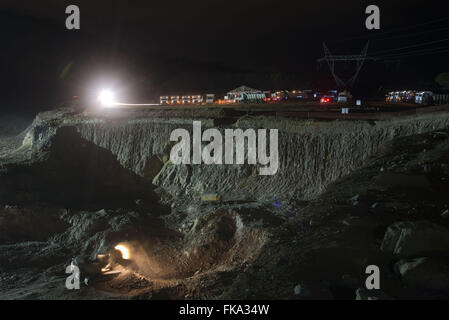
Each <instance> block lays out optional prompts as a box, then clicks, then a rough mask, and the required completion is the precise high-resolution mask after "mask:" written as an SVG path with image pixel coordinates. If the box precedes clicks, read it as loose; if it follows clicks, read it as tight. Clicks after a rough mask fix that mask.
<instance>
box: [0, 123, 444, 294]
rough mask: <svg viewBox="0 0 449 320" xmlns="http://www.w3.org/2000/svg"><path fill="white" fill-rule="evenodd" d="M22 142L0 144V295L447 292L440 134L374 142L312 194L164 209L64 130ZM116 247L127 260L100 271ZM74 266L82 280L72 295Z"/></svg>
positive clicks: (161, 194)
mask: <svg viewBox="0 0 449 320" xmlns="http://www.w3.org/2000/svg"><path fill="white" fill-rule="evenodd" d="M40 134H41V135H42V136H45V135H46V134H48V132H47V131H45V132H40ZM26 139H27V134H26V132H25V133H24V134H22V135H19V136H18V137H16V138H3V139H2V143H0V151H1V152H0V155H2V156H3V158H2V159H3V162H2V166H1V167H0V168H1V174H0V179H1V186H0V205H1V206H0V299H206V298H212V299H222V298H231V299H236V298H241V299H435V298H436V299H447V298H449V295H448V292H449V228H448V226H449V202H448V197H447V196H448V191H447V190H448V187H449V130H447V128H446V129H441V130H437V131H432V132H429V133H423V134H419V135H413V136H407V137H400V138H396V139H393V140H391V141H390V142H387V143H385V144H383V145H382V147H381V148H380V149H378V150H376V152H375V153H374V154H372V155H371V156H370V157H369V158H368V159H367V160H366V161H364V162H363V163H360V168H359V169H357V170H354V171H353V172H352V173H350V174H347V175H345V176H344V177H342V178H339V179H338V180H337V181H335V182H333V183H332V184H330V185H329V186H328V187H327V188H326V190H325V191H324V192H323V193H321V194H320V195H319V196H317V197H315V198H313V199H304V198H300V197H296V198H295V197H292V196H290V195H289V196H288V197H282V196H279V197H278V198H277V199H274V200H273V199H266V200H265V201H264V200H263V199H257V200H254V201H249V200H246V201H245V200H239V201H237V200H235V201H232V200H225V201H220V202H212V203H204V202H201V201H200V199H198V198H193V199H191V201H186V200H185V199H183V201H182V202H176V201H174V200H173V199H172V196H171V195H170V194H169V192H167V191H166V190H164V189H163V188H160V187H159V188H157V187H156V186H154V185H153V184H152V183H151V181H150V182H149V181H148V180H145V179H143V178H142V176H141V175H138V174H135V173H133V172H132V171H130V170H127V169H125V168H124V167H123V166H122V164H121V163H119V162H118V161H117V159H116V157H115V156H114V154H113V153H111V152H110V151H108V150H107V149H104V148H99V147H98V146H97V145H95V144H94V143H92V142H90V141H88V140H84V139H80V138H79V136H77V135H76V134H74V132H73V131H72V129H71V128H70V127H68V128H63V130H62V131H60V132H59V133H58V135H57V136H56V137H55V138H54V139H53V140H52V141H51V143H48V141H47V140H45V139H41V140H39V141H41V142H39V143H38V144H36V143H34V144H33V149H34V151H30V150H28V149H27V150H24V149H23V150H21V148H23V143H22V142H23V141H26ZM35 141H36V140H35ZM1 146H3V147H1ZM68 146H69V147H68ZM36 148H37V149H36ZM2 150H3V151H2ZM18 150H19V151H18ZM20 150H21V151H20ZM36 150H37V151H36ZM29 152H31V156H29V155H30V153H29ZM5 155H7V156H5ZM23 155H27V156H26V157H24V156H23ZM327 161H332V159H328V160H327ZM298 183H300V182H298ZM175 202H176V204H175V205H171V204H173V203H175ZM119 243H121V244H124V245H126V246H127V247H128V248H130V251H131V260H130V261H128V263H125V262H123V261H122V263H120V264H116V265H113V266H112V270H111V271H113V272H101V270H100V269H101V268H99V265H100V264H101V259H100V258H99V257H100V256H101V255H108V254H109V255H113V254H116V252H115V251H114V250H113V248H114V246H115V245H117V244H119ZM74 258H75V262H76V264H77V265H78V266H79V267H80V269H81V273H82V274H81V280H82V282H83V281H84V280H85V279H86V283H87V285H86V284H84V283H82V284H81V289H80V290H72V291H70V290H67V289H66V287H65V281H66V277H67V274H65V272H64V271H65V269H66V267H67V266H69V265H70V264H71V263H72V261H73V259H74ZM368 265H377V266H378V267H379V268H380V271H381V290H375V291H367V290H365V289H364V286H365V279H366V277H367V276H368V275H366V274H365V269H366V267H367V266H368Z"/></svg>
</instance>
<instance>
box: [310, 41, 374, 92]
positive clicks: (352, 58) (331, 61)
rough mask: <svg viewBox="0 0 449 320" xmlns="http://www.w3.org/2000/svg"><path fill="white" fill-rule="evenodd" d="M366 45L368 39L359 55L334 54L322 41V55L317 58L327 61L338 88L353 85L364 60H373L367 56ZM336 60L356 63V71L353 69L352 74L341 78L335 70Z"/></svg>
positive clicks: (319, 60) (346, 87) (320, 60)
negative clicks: (346, 78) (343, 78)
mask: <svg viewBox="0 0 449 320" xmlns="http://www.w3.org/2000/svg"><path fill="white" fill-rule="evenodd" d="M368 46H369V41H368V43H367V44H366V45H365V48H363V50H362V53H361V54H360V55H339V56H335V55H332V53H331V52H330V51H329V49H328V48H327V46H326V44H325V43H324V42H323V47H324V57H323V58H320V59H318V62H323V61H326V62H327V65H328V66H329V69H330V70H331V73H332V76H333V77H334V79H335V82H336V83H337V86H338V88H342V89H350V88H352V87H353V86H354V83H355V81H356V80H357V77H358V76H359V73H360V70H361V69H362V67H363V64H364V63H365V61H366V60H374V59H373V58H371V57H368V56H367V53H368ZM336 62H355V63H356V71H355V73H354V75H353V76H352V77H351V78H349V79H348V80H346V81H344V80H342V79H341V78H340V77H339V76H338V75H337V73H336V72H335V63H336Z"/></svg>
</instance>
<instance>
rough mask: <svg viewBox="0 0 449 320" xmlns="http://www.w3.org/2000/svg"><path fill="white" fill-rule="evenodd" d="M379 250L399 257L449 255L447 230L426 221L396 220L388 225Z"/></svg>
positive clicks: (448, 233)
mask: <svg viewBox="0 0 449 320" xmlns="http://www.w3.org/2000/svg"><path fill="white" fill-rule="evenodd" d="M381 250H382V251H383V252H386V253H391V254H393V255H396V256H400V257H407V258H413V257H422V256H449V230H448V229H447V228H444V227H442V226H439V225H436V224H433V223H430V222H427V221H419V222H398V223H395V224H393V225H391V226H389V227H388V229H387V231H386V233H385V236H384V239H383V242H382V245H381Z"/></svg>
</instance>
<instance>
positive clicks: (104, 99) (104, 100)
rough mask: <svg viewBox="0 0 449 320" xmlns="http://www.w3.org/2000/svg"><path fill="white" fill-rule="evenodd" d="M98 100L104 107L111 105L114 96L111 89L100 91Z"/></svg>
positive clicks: (113, 101) (113, 102)
mask: <svg viewBox="0 0 449 320" xmlns="http://www.w3.org/2000/svg"><path fill="white" fill-rule="evenodd" d="M98 100H99V101H100V103H101V104H102V105H103V106H105V107H111V106H113V105H114V104H115V96H114V93H113V92H112V91H111V90H103V91H101V92H100V95H99V96H98Z"/></svg>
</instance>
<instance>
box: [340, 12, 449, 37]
mask: <svg viewBox="0 0 449 320" xmlns="http://www.w3.org/2000/svg"><path fill="white" fill-rule="evenodd" d="M442 21H449V17H445V18H440V19H436V20H431V21H427V22H423V23H419V24H416V25H412V26H407V27H400V28H395V29H392V30H389V31H384V32H379V33H377V34H375V35H374V36H373V35H371V34H370V35H368V34H366V35H360V36H355V37H351V38H346V39H343V40H339V41H340V42H343V41H350V40H356V39H366V38H371V39H372V40H376V39H373V37H377V36H381V35H385V34H391V33H395V32H398V31H399V32H401V31H405V30H410V29H415V28H417V27H422V26H426V25H430V24H434V23H438V22H442Z"/></svg>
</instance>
